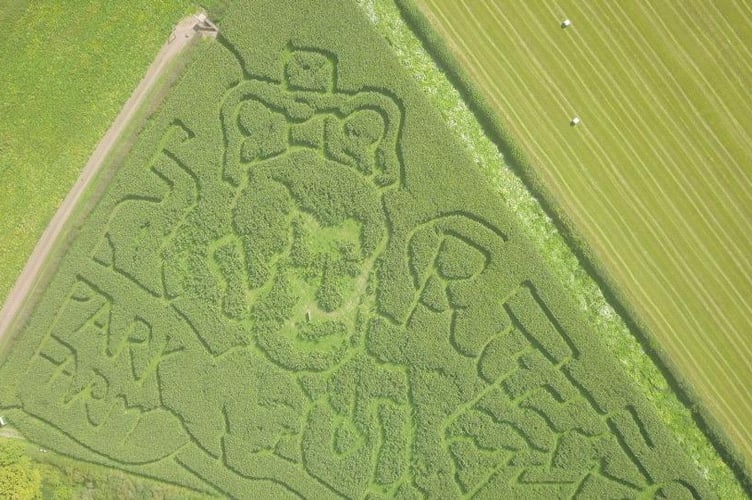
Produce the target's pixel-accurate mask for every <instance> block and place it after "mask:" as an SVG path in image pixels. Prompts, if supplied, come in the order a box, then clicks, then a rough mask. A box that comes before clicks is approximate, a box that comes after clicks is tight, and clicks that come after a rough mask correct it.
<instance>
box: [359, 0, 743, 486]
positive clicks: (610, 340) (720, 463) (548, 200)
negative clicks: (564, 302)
mask: <svg viewBox="0 0 752 500" xmlns="http://www.w3.org/2000/svg"><path fill="white" fill-rule="evenodd" d="M360 3H361V6H362V7H363V8H364V9H365V10H366V12H368V13H369V18H370V19H371V21H372V22H374V23H375V24H376V25H377V26H378V27H379V29H380V30H381V31H382V32H383V34H384V35H385V36H387V38H389V39H390V41H391V42H392V46H393V47H394V48H395V49H396V51H397V53H398V55H399V56H400V58H401V60H402V62H403V64H405V65H407V66H408V67H409V68H410V69H411V70H412V71H413V72H414V73H416V76H417V77H418V79H419V80H422V85H423V86H424V89H425V90H426V92H427V94H429V96H430V97H431V98H432V99H433V101H434V102H435V103H436V104H437V105H438V107H439V108H440V109H441V110H442V113H443V114H444V116H445V118H446V119H447V121H448V122H449V124H450V125H451V126H452V127H453V128H454V129H455V131H456V132H457V133H458V134H459V135H460V136H461V137H462V139H463V142H464V143H465V144H466V146H467V147H468V148H469V149H470V150H471V153H472V154H473V156H474V158H475V160H476V162H478V163H480V164H481V165H483V166H484V168H483V170H484V172H485V173H486V174H487V175H490V176H492V180H493V181H494V184H495V185H497V186H498V188H499V189H500V190H501V192H502V194H503V196H504V197H505V199H506V201H507V202H508V203H509V204H510V205H512V207H513V209H514V210H515V212H516V213H517V214H518V216H519V217H520V220H521V221H523V224H524V226H525V228H526V230H527V232H528V233H529V235H530V236H531V238H532V239H533V240H534V241H535V242H536V244H537V245H538V246H539V248H541V249H542V250H543V252H544V254H545V256H546V258H547V259H548V260H549V262H551V263H552V264H553V265H552V269H554V270H555V271H556V272H557V273H558V274H559V276H560V277H561V278H562V280H561V281H562V283H564V284H565V286H567V288H568V291H569V292H571V293H573V294H574V295H575V296H576V297H577V298H578V301H579V302H580V304H582V305H583V307H584V308H585V309H586V313H587V315H588V319H589V320H590V322H591V323H592V324H594V325H596V327H597V331H598V332H599V333H601V334H603V337H602V338H603V340H604V342H605V343H606V344H607V345H608V346H609V348H610V349H611V350H612V351H613V352H615V353H616V354H617V355H618V356H619V358H620V359H621V360H622V362H623V363H624V365H625V368H626V370H627V371H628V373H629V374H630V376H631V378H632V379H633V380H634V381H635V383H636V384H637V385H638V386H639V387H640V389H641V390H642V391H643V392H644V393H645V394H646V395H647V396H648V398H649V399H650V400H651V401H652V402H653V403H654V404H655V405H656V407H657V409H658V413H659V415H660V416H661V418H662V419H663V421H664V422H665V423H666V425H667V426H668V427H669V428H671V429H672V430H673V432H674V433H675V435H676V436H677V439H679V440H680V442H682V444H683V446H685V447H686V449H687V450H688V452H689V453H690V454H691V456H692V457H693V459H694V460H695V462H696V464H697V466H698V468H700V470H702V471H703V473H704V474H706V475H707V477H708V480H709V481H710V482H711V483H712V484H713V486H714V488H715V489H716V491H717V492H719V494H720V495H721V496H725V497H729V496H739V495H741V494H742V493H741V491H740V488H744V489H745V490H746V491H747V492H750V491H751V488H752V483H751V481H750V477H752V474H750V470H749V467H748V466H747V465H746V464H745V462H744V459H743V458H742V455H741V453H740V452H739V451H738V450H737V449H736V446H735V445H734V443H732V442H731V441H730V440H729V439H728V438H727V437H726V435H725V433H724V432H723V429H722V428H720V426H719V425H718V424H717V422H716V420H715V418H714V417H713V416H712V415H711V414H710V413H709V412H708V411H707V409H706V408H704V406H703V405H702V404H701V403H700V402H699V401H700V400H699V398H698V397H697V396H696V395H695V394H694V391H693V390H692V388H691V386H690V385H689V384H688V383H687V382H686V381H685V380H684V379H683V378H682V376H681V374H680V373H679V372H678V370H676V369H675V367H674V364H673V363H672V361H671V360H670V359H668V357H667V356H666V354H665V353H664V352H663V350H662V349H661V347H660V346H659V345H657V343H656V342H655V340H654V337H653V336H652V335H651V334H650V332H649V331H648V329H647V328H646V327H645V325H644V324H643V323H642V322H641V321H639V318H638V317H637V316H636V314H635V312H634V311H633V310H632V309H631V308H630V307H629V306H628V305H627V302H626V301H625V300H624V298H623V296H622V295H621V293H620V292H619V290H618V288H617V287H616V286H615V283H614V281H613V279H612V278H611V277H610V276H608V274H607V273H606V271H605V269H604V268H603V266H601V265H599V263H598V262H596V261H595V259H593V255H592V252H591V251H590V250H589V248H588V246H587V244H586V242H585V241H584V239H583V238H582V237H581V235H580V234H579V233H578V232H577V231H576V229H575V228H574V226H573V225H572V223H571V220H570V219H569V218H568V217H567V214H566V213H565V212H564V211H563V210H562V209H561V207H559V206H558V205H557V204H556V203H555V202H554V201H553V197H552V196H551V194H550V192H549V191H548V189H547V188H546V186H544V185H543V183H542V182H541V179H540V177H539V175H538V174H537V173H536V170H535V168H534V167H533V165H531V163H530V161H529V159H528V157H527V156H526V153H525V152H524V151H522V150H521V149H520V148H519V147H518V145H517V144H516V143H515V141H514V139H513V138H512V137H511V136H510V134H509V132H508V131H507V129H506V127H505V125H504V124H503V123H502V121H501V120H500V118H499V116H498V115H497V114H496V113H495V112H494V111H493V109H492V108H491V107H490V106H489V105H488V103H487V101H486V98H485V97H484V96H483V94H482V93H481V92H480V91H479V90H478V89H477V87H476V85H475V84H474V83H473V81H472V80H471V79H470V78H469V76H468V75H467V73H466V72H465V70H464V69H463V68H462V67H461V66H460V65H459V64H458V62H457V61H456V59H455V57H454V55H453V54H452V53H451V52H450V50H449V49H448V47H447V46H446V44H445V43H444V41H443V40H442V38H441V37H440V36H439V35H438V33H436V31H435V30H434V28H433V27H432V26H431V25H430V23H429V22H428V21H427V19H426V18H425V17H424V16H423V14H422V13H421V12H420V10H419V9H418V7H417V5H416V4H415V3H414V2H413V1H412V0H397V5H398V7H399V12H396V11H395V9H394V8H393V5H392V4H391V3H389V2H383V1H380V0H376V1H375V2H374V1H361V2H360ZM400 18H401V19H404V20H405V21H407V23H408V24H409V25H410V28H411V29H412V32H411V33H410V32H409V31H410V30H409V29H408V28H407V27H406V26H404V25H402V24H401V22H400V21H401V19H400ZM406 31H407V32H406ZM414 35H417V36H418V38H419V39H420V42H418V41H417V40H414V39H412V40H411V38H413V37H414ZM424 49H425V50H427V51H428V54H426V53H425V52H423V50H424ZM427 58H429V59H432V60H429V61H427V60H426V59H427ZM434 64H435V65H434ZM437 66H438V67H437ZM447 79H448V80H449V81H447ZM452 87H453V88H452ZM455 89H456V91H457V92H459V96H456V95H453V94H454V93H455ZM458 97H460V98H461V100H460V99H458ZM458 101H460V102H458ZM463 101H464V102H463ZM471 113H472V114H471ZM473 115H474V118H473ZM488 140H490V141H492V142H493V145H490V144H488ZM499 152H500V153H501V156H502V157H503V158H501V157H500V156H499ZM500 164H505V165H506V166H508V167H509V169H506V168H504V167H501V168H500ZM510 170H511V171H510ZM517 178H519V179H522V181H523V183H524V186H521V185H519V184H520V183H519V181H518V180H517ZM557 233H558V234H557ZM559 234H560V235H561V236H559ZM583 269H584V271H583ZM635 335H636V336H637V337H638V338H637V339H635ZM637 340H639V343H638V342H637ZM646 352H647V353H648V354H649V357H647V356H645V353H646ZM651 358H652V359H651ZM654 361H655V362H654ZM664 387H669V388H670V390H665V389H663V388H664ZM677 397H678V398H677ZM700 430H702V431H704V432H705V433H706V434H707V436H708V437H709V438H710V441H708V440H707V439H708V438H706V436H704V435H703V434H702V432H700ZM711 442H712V444H711ZM726 464H728V466H730V467H731V470H730V469H729V468H728V466H727V465H726ZM732 470H733V474H732ZM734 475H735V476H736V478H734Z"/></svg>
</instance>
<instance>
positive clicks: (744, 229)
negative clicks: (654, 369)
mask: <svg viewBox="0 0 752 500" xmlns="http://www.w3.org/2000/svg"><path fill="white" fill-rule="evenodd" d="M420 3H421V5H422V6H423V11H424V12H425V13H426V14H428V15H429V18H430V20H431V22H432V23H433V24H434V25H435V26H436V27H437V28H438V29H439V30H440V31H441V32H442V33H443V34H444V36H445V40H446V42H447V43H448V45H449V46H450V48H451V49H452V50H453V51H454V53H455V54H456V56H457V57H458V59H459V61H460V62H461V64H462V65H463V66H464V68H465V69H466V70H467V72H468V73H469V74H470V75H471V76H472V78H473V79H474V80H475V82H476V83H477V85H478V86H479V87H480V88H481V89H482V90H483V91H484V93H485V94H486V96H487V98H488V100H489V102H490V103H491V104H492V106H493V107H495V109H496V111H497V112H498V113H499V115H500V116H501V117H502V119H503V121H504V124H505V125H506V126H507V127H508V128H509V130H510V131H511V133H512V135H513V136H514V138H515V139H516V140H517V141H518V142H519V144H520V145H521V146H523V149H524V150H525V152H526V153H527V154H528V155H529V157H530V158H531V160H532V164H533V165H534V167H535V169H536V172H537V173H538V174H539V175H540V178H541V180H542V182H543V184H544V185H545V186H546V187H547V188H548V189H549V190H550V192H551V193H552V194H553V198H554V199H555V200H556V202H557V203H558V205H559V207H560V209H561V210H562V211H563V212H564V213H565V214H567V215H568V216H569V217H570V218H571V220H572V222H573V224H574V227H575V228H576V229H577V231H579V232H580V233H581V234H582V235H583V236H584V239H585V240H586V242H587V244H588V245H589V247H590V248H591V249H592V252H593V255H594V257H595V260H596V261H597V262H599V263H601V265H603V267H604V268H605V270H606V273H607V274H608V275H609V277H610V278H611V279H612V280H613V282H614V283H616V284H617V286H618V288H619V289H620V291H621V292H622V293H623V295H624V296H625V297H626V301H627V302H628V303H629V305H630V306H631V307H632V308H633V309H634V310H635V312H636V315H637V316H638V317H639V318H640V319H642V320H644V323H645V326H646V327H647V328H646V329H647V330H649V331H650V332H651V334H652V335H654V336H655V338H656V339H657V340H658V343H659V344H660V345H661V346H662V347H663V348H664V349H665V352H666V354H667V356H666V357H667V358H669V359H670V360H672V361H673V363H674V365H675V367H676V369H678V371H679V372H680V375H682V376H683V377H686V379H687V380H688V381H689V382H691V383H692V385H693V387H694V388H695V390H696V391H697V393H698V394H699V396H700V397H701V399H702V400H703V402H704V404H705V406H706V407H707V409H708V410H709V411H710V413H711V414H712V415H714V416H715V417H716V418H717V419H718V420H719V421H720V423H721V426H722V428H723V429H724V430H725V431H726V432H727V434H728V435H729V437H730V438H731V440H732V441H733V442H734V443H735V444H736V445H737V446H738V447H739V448H740V449H742V450H743V453H744V454H745V455H746V456H747V457H752V427H750V426H749V425H748V422H749V421H750V420H751V419H752V390H750V385H749V384H748V383H747V381H749V380H752V365H750V364H749V362H748V360H749V358H750V355H751V354H752V342H750V340H749V332H750V330H751V329H752V315H750V310H751V308H752V301H751V299H750V297H752V282H750V280H749V276H750V275H751V274H752V264H751V262H752V261H751V260H750V257H749V256H750V255H752V238H751V237H750V234H751V233H750V230H749V229H750V221H752V202H751V201H752V176H750V170H749V168H748V165H749V161H750V158H752V140H750V135H749V130H752V128H751V127H752V114H751V113H750V110H752V99H750V97H749V93H748V92H747V85H748V82H749V81H750V78H752V58H751V57H750V52H749V48H748V47H747V46H746V45H745V43H744V41H745V40H749V37H750V34H751V33H752V13H751V12H750V11H749V8H748V7H747V6H745V5H743V4H741V3H739V2H732V1H729V2H721V3H719V4H714V5H710V4H704V3H701V2H692V3H686V2H660V3H658V4H652V5H651V4H647V3H644V2H626V3H623V2H622V3H614V2H597V3H582V2H572V1H563V2H562V1H556V2H554V1H541V2H533V3H530V2H503V3H502V2H452V3H450V2H441V1H437V0H421V2H420ZM565 18H570V19H571V20H572V23H573V24H572V26H571V27H570V28H567V29H562V28H561V27H560V25H559V23H560V22H561V21H562V20H563V19H565ZM575 115H577V116H579V117H580V118H581V119H582V123H581V125H580V126H578V127H570V125H569V121H570V119H571V118H572V117H573V116H575Z"/></svg>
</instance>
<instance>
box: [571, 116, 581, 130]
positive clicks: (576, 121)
mask: <svg viewBox="0 0 752 500" xmlns="http://www.w3.org/2000/svg"><path fill="white" fill-rule="evenodd" d="M569 124H570V125H571V126H573V127H576V126H577V125H579V124H580V117H579V116H575V117H574V118H572V121H571V122H569Z"/></svg>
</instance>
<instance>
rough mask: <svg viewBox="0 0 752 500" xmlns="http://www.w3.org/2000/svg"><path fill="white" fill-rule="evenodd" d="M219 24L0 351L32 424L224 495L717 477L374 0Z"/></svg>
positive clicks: (240, 6)
mask: <svg viewBox="0 0 752 500" xmlns="http://www.w3.org/2000/svg"><path fill="white" fill-rule="evenodd" d="M222 30H223V31H222V33H223V39H222V41H221V42H220V43H209V44H206V45H204V46H202V47H201V51H200V52H199V57H200V59H199V60H198V61H197V62H196V63H195V64H193V65H192V66H191V67H190V68H189V70H188V71H187V73H186V74H185V75H184V77H183V78H182V80H181V81H180V82H179V84H178V85H176V87H175V88H174V90H173V92H172V94H171V95H170V97H169V99H168V100H167V102H166V103H165V105H164V107H163V108H162V109H161V110H160V112H159V113H158V114H157V116H156V117H155V118H154V120H153V122H152V123H151V124H150V126H149V127H148V128H147V129H146V130H145V131H144V133H143V134H142V135H141V137H140V139H139V141H138V143H137V144H136V145H135V147H134V149H133V151H132V152H131V154H130V155H129V157H128V159H127V160H126V162H125V164H124V166H123V168H122V169H121V170H120V171H119V172H118V173H117V175H116V177H115V179H114V180H113V182H112V183H111V184H109V186H108V188H107V191H106V193H105V194H104V196H103V198H102V200H101V202H100V203H99V205H98V206H97V207H96V209H95V210H94V212H93V213H92V214H91V216H90V217H89V219H88V220H87V223H86V225H85V227H84V228H83V229H82V231H81V233H80V235H79V236H78V237H77V239H76V240H75V241H74V242H73V245H72V247H71V249H70V251H69V252H68V254H67V255H66V257H65V258H64V259H63V262H62V264H61V266H60V268H59V271H58V274H57V275H56V277H55V279H54V280H53V282H52V283H51V285H50V287H49V288H48V290H47V291H46V293H45V294H44V296H43V297H42V300H41V301H40V303H39V305H38V306H37V309H36V310H35V312H34V314H33V316H32V318H31V320H30V323H29V325H28V327H27V328H26V329H25V331H24V332H23V335H22V337H21V338H20V340H19V343H18V344H17V346H16V350H15V351H14V355H13V356H11V357H9V359H8V361H7V362H6V363H5V364H4V365H3V366H2V367H1V368H0V377H2V379H3V380H8V381H10V383H9V384H8V387H3V388H2V391H1V392H0V406H6V405H7V406H13V407H14V408H15V410H14V412H15V415H14V422H18V425H19V427H20V428H21V429H22V430H24V431H25V432H27V433H29V435H33V436H34V437H35V439H38V440H39V441H40V442H42V443H45V444H47V445H49V446H50V448H53V449H56V450H59V451H61V452H63V453H66V454H69V455H71V456H74V457H79V458H84V459H87V460H89V461H92V462H98V463H103V464H106V465H108V466H112V467H120V468H123V469H125V470H129V471H133V472H137V473H139V474H142V475H146V476H149V477H155V478H158V479H161V480H164V481H169V482H172V483H174V484H179V485H184V486H187V487H191V488H194V489H196V490H197V491H201V492H211V493H216V494H219V495H223V496H254V495H255V496H259V495H262V494H263V495H264V496H291V495H296V494H298V495H300V494H302V495H307V496H311V497H314V498H329V497H333V496H346V497H358V498H362V497H367V496H374V497H403V498H411V497H417V496H419V493H422V494H424V495H427V496H430V497H459V496H461V495H465V494H467V495H469V494H471V493H474V492H478V493H480V494H481V495H484V494H485V495H491V494H494V493H498V492H502V493H506V494H507V496H512V497H529V496H540V495H554V496H563V495H566V494H573V493H575V492H576V491H577V490H578V489H579V488H581V487H582V488H584V487H591V488H595V489H594V490H593V491H596V490H597V491H603V490H598V488H605V487H606V486H604V485H608V484H613V485H614V487H615V488H624V489H626V490H628V491H629V492H630V495H632V496H639V495H641V494H643V495H647V494H649V492H650V491H651V489H656V488H658V487H659V486H661V485H663V483H668V482H670V481H682V482H683V484H687V485H690V486H691V487H692V488H694V489H695V490H696V491H697V492H698V494H699V495H701V496H704V495H706V494H707V485H706V484H705V483H704V481H703V479H702V478H701V477H700V476H699V475H698V474H697V473H696V472H695V471H694V470H693V469H692V466H691V464H690V463H689V461H688V460H687V457H686V456H685V455H683V453H682V450H681V448H679V446H678V444H677V443H675V442H674V441H672V439H671V437H670V436H669V435H668V434H667V432H666V430H665V429H664V428H663V426H662V425H661V423H660V422H659V421H658V419H657V418H656V417H655V415H654V414H653V411H652V410H651V408H650V406H649V405H648V404H647V402H646V401H645V399H644V398H643V397H642V396H641V395H640V394H639V393H638V392H637V391H635V390H634V388H633V387H632V385H631V384H630V383H629V382H628V380H627V379H626V377H625V375H624V373H623V372H622V371H621V369H620V367H619V364H618V360H616V359H615V358H614V357H613V356H611V355H609V354H608V353H607V352H606V351H605V350H603V348H602V347H601V345H600V343H599V340H598V338H597V337H596V336H595V335H593V334H592V332H591V331H590V330H589V328H588V325H587V324H586V323H585V322H584V321H583V319H582V318H581V317H580V316H579V314H578V313H577V310H576V308H575V307H574V306H573V304H571V303H570V301H569V300H568V298H567V296H566V294H565V293H564V292H563V291H562V288H561V285H560V284H559V283H557V282H556V280H555V279H553V278H552V275H551V274H550V273H549V271H548V270H547V268H546V266H545V263H544V261H543V260H542V259H541V258H540V256H539V255H538V254H537V253H536V252H535V251H534V250H533V249H532V246H531V244H530V242H529V241H528V240H527V239H526V237H525V235H524V234H523V233H522V231H521V230H520V229H519V227H518V225H517V222H516V219H515V217H514V214H512V213H510V211H509V210H508V209H507V208H506V207H505V205H504V204H503V203H502V201H501V200H499V199H498V197H497V195H496V194H495V192H494V191H493V189H492V188H491V186H489V185H488V183H487V182H486V180H485V179H484V177H483V176H482V174H481V173H480V172H479V171H478V170H477V169H476V168H475V167H474V166H473V165H472V163H471V162H470V161H469V159H468V158H467V157H466V156H465V155H464V154H463V153H462V150H461V148H460V147H459V145H458V144H457V143H456V142H455V140H454V139H453V138H452V135H451V134H450V132H449V131H448V129H447V128H446V127H445V126H444V125H443V124H442V122H441V118H440V116H439V115H438V113H437V112H436V110H435V109H434V108H433V107H432V106H431V105H430V104H429V103H428V102H427V101H426V100H425V98H424V96H423V95H422V93H421V92H420V89H419V88H418V87H417V86H416V85H415V83H414V82H413V81H412V80H411V79H410V78H408V77H407V75H406V74H405V72H404V70H403V69H402V68H401V67H399V66H398V65H397V64H396V63H395V61H394V58H393V55H392V53H391V52H390V49H389V46H388V44H387V43H386V42H385V41H384V40H383V39H381V38H380V37H379V36H378V35H377V34H376V33H375V32H374V31H373V30H372V29H371V28H370V27H369V25H368V24H367V21H366V20H365V19H364V18H363V17H362V15H361V13H360V11H359V10H357V7H356V6H355V5H354V4H351V3H339V2H337V3H333V2H327V1H324V0H320V1H319V0H315V1H311V2H310V3H307V4H306V5H305V6H304V7H303V8H301V5H300V2H297V1H293V0H289V1H287V0H285V1H277V0H275V1H271V0H268V1H267V0H247V1H239V2H237V4H234V5H233V6H232V7H230V8H229V9H228V11H227V13H226V15H225V17H224V24H223V26H222ZM197 102H201V103H205V104H206V105H203V106H196V103H197ZM295 130H297V132H294V131H295ZM282 131H285V132H284V133H283V132H282ZM301 131H303V132H301ZM319 131H321V136H320V137H319V136H318V133H319ZM288 132H289V133H288ZM108 245H110V246H111V249H110V250H108ZM110 251H111V253H112V256H111V257H112V258H108V257H109V253H108V252H110ZM103 255H104V257H103ZM565 436H569V437H565ZM653 444H656V445H657V446H653ZM578 451H581V452H582V453H585V454H586V455H585V457H586V458H584V459H580V460H577V459H575V458H574V457H573V454H575V453H577V452H578ZM552 464H558V465H556V466H554V465H552ZM591 477H596V478H597V480H594V479H589V478H591ZM598 481H600V482H598ZM591 482H593V486H588V485H589V484H590V483H591Z"/></svg>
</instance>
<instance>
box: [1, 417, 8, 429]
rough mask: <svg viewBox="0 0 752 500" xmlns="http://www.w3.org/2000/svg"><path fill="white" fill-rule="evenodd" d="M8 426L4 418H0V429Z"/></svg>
mask: <svg viewBox="0 0 752 500" xmlns="http://www.w3.org/2000/svg"><path fill="white" fill-rule="evenodd" d="M6 425H8V421H7V420H5V417H0V427H5V426H6Z"/></svg>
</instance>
